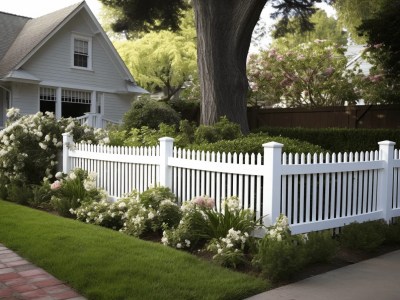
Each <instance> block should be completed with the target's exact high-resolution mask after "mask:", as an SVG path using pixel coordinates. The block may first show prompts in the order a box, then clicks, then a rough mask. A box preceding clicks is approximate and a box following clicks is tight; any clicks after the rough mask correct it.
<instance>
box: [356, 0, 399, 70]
mask: <svg viewBox="0 0 400 300" xmlns="http://www.w3.org/2000/svg"><path fill="white" fill-rule="evenodd" d="M399 13H400V0H387V1H386V2H385V4H384V5H383V6H382V7H381V10H380V11H379V12H377V13H376V14H375V15H373V16H372V18H369V19H365V20H363V22H362V24H361V26H360V27H358V30H359V32H360V33H361V34H363V35H364V36H366V38H367V42H368V44H370V45H371V46H372V47H370V49H369V50H370V53H371V57H372V59H373V60H374V62H375V65H376V66H378V67H382V69H384V70H385V72H386V75H388V76H389V77H399V76H400V14H399Z"/></svg>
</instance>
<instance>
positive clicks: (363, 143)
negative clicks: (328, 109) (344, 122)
mask: <svg viewBox="0 0 400 300" xmlns="http://www.w3.org/2000/svg"><path fill="white" fill-rule="evenodd" d="M257 131H259V132H260V131H261V132H264V133H267V134H268V135H270V136H282V137H287V138H291V139H298V140H301V141H306V142H309V143H312V144H314V145H319V146H321V147H322V148H324V149H327V150H329V151H331V152H336V153H337V152H356V151H371V150H377V149H378V148H379V146H378V142H380V141H384V140H389V141H393V142H396V145H397V146H400V129H346V128H324V129H310V128H278V127H269V128H261V129H258V130H257Z"/></svg>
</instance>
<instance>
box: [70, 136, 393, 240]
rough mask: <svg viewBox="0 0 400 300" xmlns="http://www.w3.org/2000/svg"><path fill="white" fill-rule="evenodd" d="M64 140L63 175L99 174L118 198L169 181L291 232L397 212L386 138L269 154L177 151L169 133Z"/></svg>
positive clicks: (268, 149) (189, 195)
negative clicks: (373, 144) (131, 143)
mask: <svg viewBox="0 0 400 300" xmlns="http://www.w3.org/2000/svg"><path fill="white" fill-rule="evenodd" d="M63 143H64V148H63V170H64V172H68V171H69V170H71V169H73V168H82V169H84V170H87V171H89V172H96V173H97V174H98V179H97V184H98V186H99V187H102V188H104V189H105V190H106V191H107V192H108V193H109V194H110V195H111V196H112V197H114V198H119V197H122V196H123V195H124V194H126V193H129V192H131V191H133V190H137V191H139V192H143V191H144V190H146V189H148V188H149V187H150V186H153V185H165V186H167V187H169V188H170V189H171V190H172V192H173V193H174V194H175V195H176V196H177V198H178V201H179V202H180V203H182V202H184V201H189V200H191V199H193V198H194V197H196V196H202V195H207V196H210V197H212V198H214V199H215V200H216V209H217V210H221V206H222V201H223V200H224V199H225V198H226V197H230V196H235V197H238V198H239V199H240V200H241V203H242V207H243V208H245V209H247V208H248V209H251V210H252V211H254V212H255V214H256V217H257V219H259V218H260V220H261V222H263V224H265V225H267V226H268V225H270V224H272V223H274V221H275V220H276V218H277V217H278V216H279V214H281V213H282V214H285V215H286V216H287V217H288V219H289V223H290V226H291V230H292V233H303V232H311V231H318V230H324V229H329V228H337V227H342V226H343V225H345V224H349V223H351V222H355V221H357V222H364V221H368V220H377V219H384V220H386V221H390V220H391V219H392V218H393V217H397V216H400V172H399V169H400V151H399V150H394V143H393V142H389V141H383V142H380V143H379V151H369V152H356V153H337V154H335V153H333V154H329V153H326V154H322V153H321V154H292V153H289V154H286V153H282V148H283V145H282V144H279V143H275V142H272V143H267V144H264V145H263V147H264V155H261V154H257V155H255V154H251V155H249V154H237V153H219V152H217V153H215V152H204V151H193V150H187V149H180V148H176V147H175V148H174V146H173V139H171V138H162V139H160V146H157V147H139V148H133V147H110V146H97V145H96V146H95V145H87V144H77V145H74V144H73V140H72V137H71V136H70V135H69V134H64V138H63Z"/></svg>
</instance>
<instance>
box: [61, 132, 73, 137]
mask: <svg viewBox="0 0 400 300" xmlns="http://www.w3.org/2000/svg"><path fill="white" fill-rule="evenodd" d="M61 135H62V136H71V133H70V132H64V133H61Z"/></svg>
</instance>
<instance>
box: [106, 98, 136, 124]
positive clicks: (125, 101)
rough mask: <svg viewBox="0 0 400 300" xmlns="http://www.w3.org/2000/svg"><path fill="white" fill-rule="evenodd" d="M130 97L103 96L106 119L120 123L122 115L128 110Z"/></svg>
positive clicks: (131, 99)
mask: <svg viewBox="0 0 400 300" xmlns="http://www.w3.org/2000/svg"><path fill="white" fill-rule="evenodd" d="M132 101H133V96H132V95H115V94H107V93H106V94H104V107H103V109H104V113H103V116H104V118H106V119H110V120H114V121H117V122H120V121H122V119H123V117H124V114H125V113H126V112H127V111H128V110H129V109H130V107H131V103H132Z"/></svg>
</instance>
